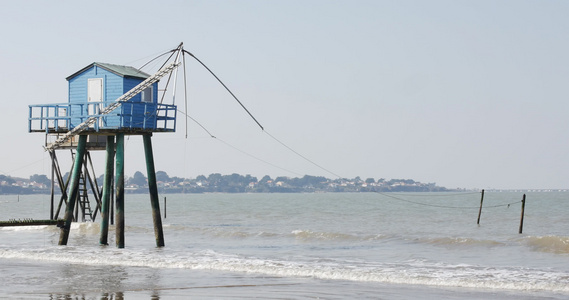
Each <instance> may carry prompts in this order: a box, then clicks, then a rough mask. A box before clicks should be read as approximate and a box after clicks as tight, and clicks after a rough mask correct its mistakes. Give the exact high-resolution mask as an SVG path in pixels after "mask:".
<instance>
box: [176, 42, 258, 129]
mask: <svg viewBox="0 0 569 300" xmlns="http://www.w3.org/2000/svg"><path fill="white" fill-rule="evenodd" d="M183 51H184V53H187V54H188V55H190V56H191V57H193V58H194V59H195V60H197V61H198V62H199V63H200V64H201V65H202V66H203V67H204V68H205V69H206V70H208V71H209V73H211V75H213V77H215V79H217V81H219V83H221V85H223V87H224V88H225V89H226V90H227V91H228V92H229V94H231V96H233V99H235V100H236V101H237V103H239V105H241V107H242V108H243V109H244V110H245V111H246V112H247V113H248V114H249V116H250V117H251V118H252V119H253V121H255V123H257V125H259V127H261V130H265V129H264V128H263V126H262V125H261V123H259V121H257V119H255V117H253V115H252V114H251V113H250V112H249V110H248V109H247V108H246V107H245V105H243V103H241V101H239V99H237V97H236V96H235V95H234V94H233V92H231V90H230V89H229V88H228V87H227V86H226V85H225V84H224V83H223V81H221V79H219V77H217V75H215V73H213V71H212V70H210V69H209V68H208V67H207V66H206V65H205V64H204V63H203V62H202V61H201V60H199V59H198V58H197V57H196V56H195V55H193V54H192V53H190V52H188V51H186V50H183Z"/></svg>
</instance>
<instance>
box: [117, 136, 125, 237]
mask: <svg viewBox="0 0 569 300" xmlns="http://www.w3.org/2000/svg"><path fill="white" fill-rule="evenodd" d="M116 148H117V150H116V176H115V182H116V184H115V188H116V194H117V195H116V199H115V201H116V208H115V209H116V211H115V214H116V217H115V219H116V220H115V221H116V245H117V248H124V133H117V145H116Z"/></svg>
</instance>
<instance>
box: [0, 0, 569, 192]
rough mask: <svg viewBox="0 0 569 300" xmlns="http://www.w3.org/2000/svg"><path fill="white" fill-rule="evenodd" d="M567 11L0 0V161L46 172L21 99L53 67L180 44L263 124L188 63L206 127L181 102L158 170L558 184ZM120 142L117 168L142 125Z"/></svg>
mask: <svg viewBox="0 0 569 300" xmlns="http://www.w3.org/2000/svg"><path fill="white" fill-rule="evenodd" d="M568 15H569V2H567V1H553V0H552V1H533V0H532V1H527V0H515V1H484V0H482V1H480V0H477V1H455V0H448V1H443V0H433V1H421V0H417V1H412V0H408V1H407V0H403V1H380V0H374V1H353V0H349V1H348V0H346V1H334V0H328V1H320V0H311V1H304V0H303V1H297V0H292V1H257V0H244V1H216V0H214V1H211V0H208V1H195V0H194V1H163V2H160V3H158V2H156V1H97V2H96V3H86V2H82V1H65V2H64V1H11V2H10V3H4V5H3V8H2V10H1V11H0V32H1V36H2V41H1V43H0V66H2V72H0V76H1V77H0V79H1V80H0V87H1V88H2V90H3V91H4V92H3V93H4V94H3V96H2V97H1V98H0V107H1V108H2V111H3V112H4V115H3V117H1V118H0V136H1V138H2V140H3V143H2V144H3V147H2V148H1V150H0V151H1V152H0V174H5V175H11V176H16V177H26V178H27V177H29V176H30V175H32V174H46V175H49V174H50V159H49V155H48V154H47V153H45V152H44V150H43V148H42V146H43V144H44V140H45V135H44V134H41V133H28V121H27V118H28V105H31V104H51V103H64V102H66V101H68V99H67V89H68V86H67V81H66V80H65V78H66V77H67V76H69V75H71V74H73V73H75V72H76V71H78V70H80V69H82V68H83V67H85V66H87V65H89V64H90V63H92V62H95V61H97V62H106V63H113V64H120V65H130V66H134V67H140V66H142V65H143V64H144V63H145V62H147V61H148V60H150V59H152V58H154V57H156V56H157V55H159V54H161V53H163V52H164V51H167V50H170V49H173V48H175V47H176V46H177V45H178V44H179V43H180V42H183V43H184V48H185V49H186V50H188V51H190V52H192V53H193V54H194V55H195V56H196V57H198V58H199V59H200V60H201V61H203V62H204V63H205V64H206V65H207V66H208V67H209V68H210V69H211V70H212V71H213V72H215V73H216V75H217V76H219V78H220V79H221V80H222V81H223V82H224V83H225V84H226V85H227V86H228V87H229V88H230V89H231V90H232V92H233V93H234V94H235V95H236V96H237V97H238V98H239V100H240V101H241V102H242V103H243V104H244V105H245V106H246V107H247V109H248V110H249V111H250V112H251V113H252V114H253V115H254V116H255V118H256V119H257V120H258V121H259V123H260V124H262V126H263V127H264V129H265V130H264V131H263V130H261V129H260V128H259V127H258V126H257V124H256V123H255V122H254V121H253V120H252V119H251V118H250V117H249V115H247V113H246V112H245V111H244V110H243V109H242V108H241V107H240V106H239V104H238V103H237V102H236V101H235V100H234V99H233V98H232V97H231V95H229V94H228V93H227V91H225V89H224V88H223V87H222V86H221V85H220V84H219V83H218V82H217V81H216V80H215V78H213V77H212V76H211V75H210V74H209V73H208V72H207V71H206V70H205V69H204V68H203V67H202V66H201V65H199V64H198V63H197V62H196V61H192V60H191V59H188V60H187V61H186V72H187V79H186V81H185V84H186V87H187V90H186V92H187V96H188V109H187V113H188V114H189V115H190V116H191V117H192V118H194V119H195V120H197V121H198V122H199V123H200V124H201V125H202V126H203V127H205V128H206V129H207V130H208V131H209V132H210V133H211V134H212V135H214V136H215V137H216V138H211V137H210V136H209V134H208V133H207V132H205V131H204V130H203V129H202V128H201V127H200V126H199V125H197V124H196V123H194V122H192V121H189V122H188V123H187V125H186V122H185V121H184V117H183V115H181V114H179V115H178V123H177V131H176V133H157V134H155V135H154V137H153V140H152V141H153V145H154V155H155V164H156V170H162V171H165V172H167V173H168V174H169V175H170V176H179V177H184V178H195V177H196V176H198V175H206V176H207V175H209V174H211V173H221V174H232V173H239V174H243V175H245V174H251V175H253V176H257V177H258V178H259V179H260V178H261V177H263V176H264V175H269V176H272V177H273V178H274V177H276V176H289V177H301V176H303V175H305V174H308V175H313V176H325V177H327V178H332V179H333V178H337V176H339V177H343V178H354V177H356V176H360V177H361V178H362V179H367V178H374V179H375V180H377V179H380V178H385V179H391V178H405V179H414V180H416V181H420V182H425V183H433V182H434V183H436V184H437V185H439V186H445V187H447V188H486V189H489V188H497V189H550V188H569V157H568V154H569V103H568V101H567V98H568V96H569V84H568V82H569V54H568V53H569V39H567V34H568V33H569V18H567V16H568ZM178 82H180V83H179V84H178V88H177V92H176V98H175V104H177V105H178V107H179V108H180V109H181V110H183V111H184V110H185V105H184V102H185V101H184V89H183V88H180V87H183V86H184V82H183V77H181V76H179V77H178ZM170 101H171V100H170ZM186 128H187V132H188V134H187V137H186ZM273 137H274V138H276V139H274V138H273ZM283 144H284V145H286V147H285V146H283ZM291 149H292V150H294V152H293V151H291ZM125 151H126V158H125V165H126V175H127V176H132V175H133V174H134V172H135V171H143V172H145V161H144V151H143V145H142V138H141V137H140V136H131V137H129V138H128V139H127V142H126V150H125ZM58 153H61V154H58V155H59V156H60V161H62V165H64V166H63V168H64V169H66V168H67V167H66V166H65V164H66V163H68V161H70V157H69V155H68V153H67V152H64V151H59V152H58ZM92 155H93V157H94V160H95V164H96V167H95V168H96V169H97V170H98V172H102V169H103V164H104V162H103V160H104V153H101V152H93V153H92Z"/></svg>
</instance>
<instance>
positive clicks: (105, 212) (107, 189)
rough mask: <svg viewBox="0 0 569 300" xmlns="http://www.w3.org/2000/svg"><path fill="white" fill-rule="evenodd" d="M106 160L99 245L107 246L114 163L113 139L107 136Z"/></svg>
mask: <svg viewBox="0 0 569 300" xmlns="http://www.w3.org/2000/svg"><path fill="white" fill-rule="evenodd" d="M106 150H107V158H106V168H105V177H104V179H103V197H102V198H103V199H102V204H101V234H100V235H101V236H100V239H99V244H101V245H108V244H109V243H108V236H109V206H110V201H111V194H112V192H113V190H112V188H113V187H112V178H113V171H114V168H113V163H114V161H115V137H114V136H112V135H109V136H107V149H106Z"/></svg>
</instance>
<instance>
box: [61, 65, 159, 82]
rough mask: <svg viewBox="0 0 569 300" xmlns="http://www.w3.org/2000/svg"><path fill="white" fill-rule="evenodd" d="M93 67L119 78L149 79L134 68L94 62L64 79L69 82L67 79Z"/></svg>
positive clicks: (145, 74)
mask: <svg viewBox="0 0 569 300" xmlns="http://www.w3.org/2000/svg"><path fill="white" fill-rule="evenodd" d="M93 66H98V67H100V68H103V69H105V70H107V71H109V72H111V73H114V74H116V75H118V76H121V77H135V78H142V79H146V78H148V77H150V75H148V74H147V73H144V72H142V71H140V70H138V69H136V68H133V67H129V66H121V65H113V64H107V63H100V62H94V63H92V64H90V65H88V66H86V67H85V68H83V69H81V70H79V71H77V72H75V73H73V74H72V75H70V76H68V77H67V78H66V79H67V80H69V79H71V78H73V77H75V76H77V75H79V74H80V73H82V72H83V71H85V70H87V69H89V68H91V67H93Z"/></svg>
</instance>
